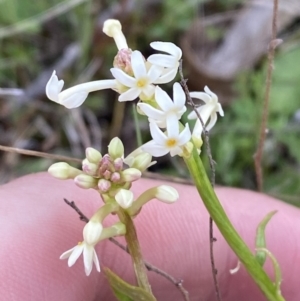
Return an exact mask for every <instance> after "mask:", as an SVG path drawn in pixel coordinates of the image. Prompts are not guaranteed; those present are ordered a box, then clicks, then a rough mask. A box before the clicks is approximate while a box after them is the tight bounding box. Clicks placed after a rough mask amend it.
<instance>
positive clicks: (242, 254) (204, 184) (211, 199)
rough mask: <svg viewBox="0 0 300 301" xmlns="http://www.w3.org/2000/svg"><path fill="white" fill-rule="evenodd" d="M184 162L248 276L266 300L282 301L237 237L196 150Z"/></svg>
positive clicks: (269, 280)
mask: <svg viewBox="0 0 300 301" xmlns="http://www.w3.org/2000/svg"><path fill="white" fill-rule="evenodd" d="M184 160H185V163H186V165H187V167H188V169H189V171H190V174H191V175H192V178H193V180H194V182H195V185H196V187H197V190H198V192H199V194H200V196H201V198H202V201H203V203H204V205H205V207H206V209H207V211H208V212H209V214H210V216H211V217H212V219H213V220H214V222H215V224H216V225H217V227H218V228H219V230H220V232H221V233H222V235H223V237H224V238H225V240H226V241H227V243H228V244H229V246H230V247H231V249H232V250H233V251H234V253H235V254H236V255H237V257H238V258H239V260H240V261H241V262H242V263H243V265H244V266H245V268H246V269H247V271H248V273H249V274H250V276H251V277H252V278H253V280H254V281H255V282H256V284H257V285H258V286H259V288H260V289H261V291H262V292H263V293H264V295H265V296H266V297H267V299H268V300H270V301H284V300H285V299H284V298H283V297H282V296H281V295H280V294H279V293H278V290H277V289H276V286H275V285H274V283H273V282H272V281H271V279H270V278H269V276H268V275H267V274H266V272H265V271H264V270H263V268H262V267H261V265H260V264H259V263H258V261H257V260H256V258H255V256H254V255H253V254H252V252H251V250H250V249H249V248H248V246H247V245H246V244H245V242H244V241H243V240H242V238H241V237H240V236H239V234H238V233H237V231H236V230H235V228H234V227H233V225H232V224H231V222H230V220H229V219H228V217H227V215H226V213H225V211H224V209H223V207H222V205H221V204H220V201H219V200H218V197H217V196H216V194H215V192H214V190H213V188H212V186H211V184H210V182H209V179H208V177H207V174H206V171H205V169H204V166H203V164H202V161H201V159H200V157H199V155H198V153H197V151H196V149H195V148H194V150H193V152H192V154H191V156H190V157H189V158H184Z"/></svg>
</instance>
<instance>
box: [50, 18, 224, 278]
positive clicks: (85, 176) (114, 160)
mask: <svg viewBox="0 0 300 301" xmlns="http://www.w3.org/2000/svg"><path fill="white" fill-rule="evenodd" d="M103 31H104V32H105V33H106V34H107V35H108V36H110V37H112V38H114V40H115V42H116V45H117V47H118V53H117V55H116V57H115V59H114V62H113V68H111V70H110V71H111V74H112V76H113V79H106V80H98V81H93V82H88V83H84V84H80V85H77V86H74V87H72V88H69V89H66V90H64V91H62V89H63V85H64V82H63V80H59V79H58V77H57V75H56V72H55V71H54V72H53V74H52V76H51V78H50V80H49V82H48V84H47V86H46V94H47V96H48V98H49V99H51V100H52V101H54V102H57V103H59V104H61V105H63V106H65V107H66V108H69V109H72V108H76V107H78V106H80V105H81V104H82V103H83V102H84V101H85V99H86V98H87V96H88V94H89V93H90V92H93V91H97V90H102V89H113V90H115V91H116V92H118V93H119V94H120V95H119V98H118V99H119V101H132V100H134V99H136V98H139V103H138V112H139V113H141V114H144V115H146V116H147V117H148V120H149V127H150V132H151V136H152V140H151V141H149V142H147V143H145V144H144V145H143V146H141V147H140V148H138V149H137V150H135V151H134V152H132V153H131V154H129V155H128V156H127V157H126V158H124V146H123V143H122V142H121V140H120V139H119V138H114V139H112V141H111V142H110V144H109V146H108V153H107V154H105V155H104V156H102V155H101V153H100V152H98V151H97V150H95V149H93V148H87V150H86V158H85V159H84V160H83V162H82V170H80V169H77V168H74V167H72V166H70V165H69V164H67V163H65V162H59V163H55V164H53V165H52V166H50V168H49V173H50V174H51V175H53V176H54V177H56V178H59V179H73V180H74V182H75V184H76V185H78V186H79V187H81V188H85V189H90V188H92V189H95V190H96V191H97V192H98V193H99V194H100V195H101V196H102V199H103V201H104V203H105V204H104V205H103V206H102V207H100V208H99V209H98V210H97V212H96V213H95V214H94V215H93V216H92V218H91V219H90V221H89V222H88V223H87V224H86V226H85V227H84V229H83V242H80V243H79V244H78V245H77V246H75V247H74V248H72V249H70V250H68V251H66V252H65V253H63V254H62V255H61V259H65V258H68V265H69V266H72V265H73V264H74V263H75V262H76V261H77V259H78V258H79V256H80V255H81V254H83V259H84V267H85V272H86V274H87V275H89V274H90V273H91V271H92V267H93V263H94V264H95V266H96V269H97V271H100V265H99V261H98V257H97V254H96V252H95V245H96V244H97V243H98V242H100V241H102V240H103V239H106V238H109V237H113V236H116V235H125V233H126V227H125V225H124V224H123V223H122V222H121V221H120V222H117V223H115V224H114V225H112V226H111V227H107V228H104V227H103V225H102V222H103V220H104V218H105V217H106V216H108V215H109V214H111V213H114V214H117V215H118V213H119V214H120V212H121V211H120V210H125V211H126V212H127V214H129V215H130V216H135V215H137V214H138V213H139V212H140V211H141V208H142V206H143V205H145V204H146V203H147V202H148V201H150V200H152V199H157V200H160V201H162V202H165V203H173V202H175V201H176V200H177V199H178V198H179V195H178V192H177V191H176V190H175V189H174V188H172V187H170V186H166V185H160V186H157V187H153V188H150V189H148V190H147V191H145V192H144V193H142V194H141V195H140V196H139V197H138V198H135V197H134V195H133V193H132V192H131V191H130V187H131V183H132V182H133V181H136V180H138V179H139V178H140V177H141V174H142V172H143V171H144V170H146V169H147V168H148V167H149V166H151V165H152V164H154V163H155V162H152V156H156V157H159V156H163V155H166V154H168V153H170V155H171V156H175V155H179V156H189V155H190V153H191V151H192V150H193V148H194V146H195V147H196V148H197V150H198V151H199V152H200V148H201V145H202V139H201V135H202V132H203V127H202V122H203V124H204V125H205V127H206V130H210V129H211V128H212V127H213V126H214V124H215V123H216V121H217V113H219V114H220V115H221V116H223V110H222V107H221V105H220V103H219V102H218V97H217V96H216V95H215V94H214V93H213V92H211V91H210V90H209V89H208V87H205V89H204V91H205V92H191V93H190V96H191V97H193V98H198V99H200V100H202V101H203V102H204V104H203V105H202V106H200V107H198V108H197V114H196V112H192V113H190V114H189V115H188V118H189V119H197V121H196V123H195V126H194V129H193V131H192V132H191V131H190V128H189V125H188V123H186V124H185V125H183V124H182V123H181V122H180V120H181V118H182V115H183V114H184V113H185V112H186V110H187V108H186V94H185V92H184V91H183V89H182V87H181V85H180V84H179V83H174V84H173V99H172V98H170V96H169V95H168V94H167V93H166V92H165V91H164V90H163V89H162V88H161V87H160V86H159V85H161V84H165V83H169V82H171V81H172V80H174V78H175V77H176V74H177V72H178V67H179V62H180V59H181V56H182V52H181V49H180V48H179V47H177V46H176V45H174V44H173V43H169V42H153V43H151V44H150V46H151V47H152V48H153V49H154V50H157V51H159V52H160V53H156V54H153V55H150V56H149V57H148V58H147V59H145V58H144V56H143V55H142V53H141V52H140V51H138V50H134V51H132V50H131V49H130V48H129V47H128V45H127V41H126V38H125V37H124V35H123V33H122V28H121V24H120V22H119V21H117V20H107V21H106V22H105V23H104V27H103ZM198 115H200V116H201V119H202V122H200V120H199V119H198V118H197V117H198ZM120 216H122V214H120V215H119V217H120ZM120 220H121V217H120Z"/></svg>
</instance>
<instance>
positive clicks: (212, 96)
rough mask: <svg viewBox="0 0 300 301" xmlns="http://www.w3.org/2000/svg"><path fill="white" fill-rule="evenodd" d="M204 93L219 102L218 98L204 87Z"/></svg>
mask: <svg viewBox="0 0 300 301" xmlns="http://www.w3.org/2000/svg"><path fill="white" fill-rule="evenodd" d="M204 91H205V92H206V93H207V94H209V95H210V96H211V98H213V99H214V100H215V101H218V96H217V94H215V93H214V92H212V91H211V90H210V89H209V88H208V87H207V86H205V87H204Z"/></svg>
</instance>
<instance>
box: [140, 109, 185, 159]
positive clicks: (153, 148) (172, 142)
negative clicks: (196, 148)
mask: <svg viewBox="0 0 300 301" xmlns="http://www.w3.org/2000/svg"><path fill="white" fill-rule="evenodd" d="M166 123H167V131H166V133H164V132H163V131H162V130H161V129H160V128H159V127H158V126H157V124H156V123H155V122H150V132H151V136H152V139H153V140H151V141H149V142H147V143H145V144H144V145H143V146H142V149H143V150H144V151H146V152H148V153H149V154H151V155H152V156H154V157H161V156H164V155H166V154H167V153H170V155H171V156H172V157H173V156H176V155H181V154H182V153H183V147H184V146H185V144H186V143H187V142H189V141H190V139H191V132H190V128H189V125H188V124H186V125H185V128H184V129H183V131H182V132H179V123H178V120H177V118H176V116H175V115H171V116H169V117H168V118H167V120H166Z"/></svg>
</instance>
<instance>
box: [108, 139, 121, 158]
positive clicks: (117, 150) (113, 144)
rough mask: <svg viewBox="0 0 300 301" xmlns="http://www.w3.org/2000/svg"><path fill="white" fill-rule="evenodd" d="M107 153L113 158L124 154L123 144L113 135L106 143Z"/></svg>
mask: <svg viewBox="0 0 300 301" xmlns="http://www.w3.org/2000/svg"><path fill="white" fill-rule="evenodd" d="M108 154H109V156H110V157H111V158H112V159H113V160H115V159H117V158H122V157H123V156H124V145H123V143H122V141H121V140H120V139H119V138H118V137H115V138H113V139H112V140H111V141H110V143H109V145H108Z"/></svg>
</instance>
